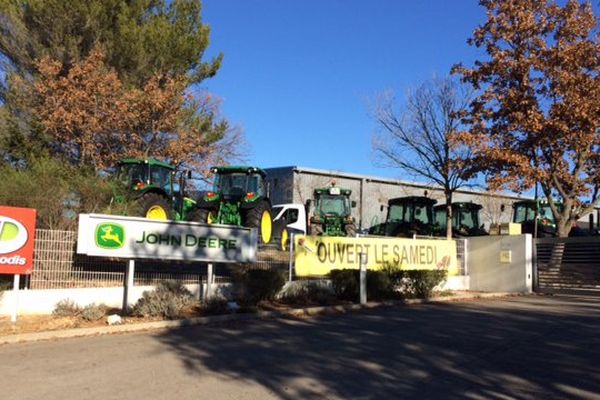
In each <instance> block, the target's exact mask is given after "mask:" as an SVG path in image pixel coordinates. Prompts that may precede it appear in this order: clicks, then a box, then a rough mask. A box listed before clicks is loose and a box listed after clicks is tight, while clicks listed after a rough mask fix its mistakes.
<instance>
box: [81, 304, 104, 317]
mask: <svg viewBox="0 0 600 400" xmlns="http://www.w3.org/2000/svg"><path fill="white" fill-rule="evenodd" d="M105 315H106V307H105V306H104V305H96V304H93V303H92V304H88V305H87V306H85V307H83V309H82V310H81V318H83V319H85V320H86V321H98V320H99V319H100V318H102V317H104V316H105Z"/></svg>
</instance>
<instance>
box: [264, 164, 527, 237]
mask: <svg viewBox="0 0 600 400" xmlns="http://www.w3.org/2000/svg"><path fill="white" fill-rule="evenodd" d="M266 172H267V180H268V182H269V185H270V190H271V201H272V203H273V204H281V203H301V204H304V203H305V202H306V200H307V199H310V198H312V192H313V190H314V189H315V188H319V187H324V186H328V185H329V184H330V183H331V182H332V181H335V182H336V186H339V187H341V188H346V189H351V190H352V195H351V199H352V200H354V201H356V208H355V209H354V210H353V216H354V218H355V219H356V221H358V225H359V228H363V229H364V228H369V227H370V226H372V225H374V224H376V223H379V222H382V221H384V220H385V212H386V211H385V209H384V210H383V211H382V210H381V205H384V204H387V202H388V200H389V199H391V198H394V197H402V196H423V195H425V194H426V195H427V196H428V197H431V198H433V199H436V200H437V201H438V204H443V203H444V202H445V200H444V193H443V191H442V190H440V188H439V187H435V186H432V185H424V184H420V183H414V182H406V181H401V180H396V179H389V178H382V177H376V176H367V175H358V174H350V173H345V172H341V171H333V170H332V171H328V170H322V169H314V168H305V167H295V166H290V167H278V168H267V169H266ZM522 199H523V198H521V197H516V196H508V195H504V194H491V193H484V192H478V191H472V190H459V191H457V192H455V194H454V201H466V202H469V201H472V202H474V203H478V204H481V205H482V206H483V209H482V211H481V218H482V223H484V224H485V226H486V228H489V225H490V224H491V223H503V222H510V220H511V218H512V207H511V206H512V203H513V202H515V201H517V200H522ZM502 205H504V207H502ZM502 209H504V211H502Z"/></svg>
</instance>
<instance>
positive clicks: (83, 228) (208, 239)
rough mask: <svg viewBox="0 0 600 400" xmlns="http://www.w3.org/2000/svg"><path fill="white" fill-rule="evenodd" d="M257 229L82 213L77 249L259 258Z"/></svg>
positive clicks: (217, 258) (121, 254) (177, 256)
mask: <svg viewBox="0 0 600 400" xmlns="http://www.w3.org/2000/svg"><path fill="white" fill-rule="evenodd" d="M256 244H257V235H256V231H253V230H251V229H248V228H240V227H234V226H225V225H202V224H197V223H193V222H174V221H155V220H148V219H144V218H133V217H121V216H113V215H99V214H81V215H80V216H79V232H78V240H77V252H78V253H81V254H87V255H90V256H106V257H119V258H155V259H171V260H189V261H211V262H249V261H254V260H255V259H256Z"/></svg>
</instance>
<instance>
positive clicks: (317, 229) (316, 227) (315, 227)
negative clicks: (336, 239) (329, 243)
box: [310, 223, 323, 236]
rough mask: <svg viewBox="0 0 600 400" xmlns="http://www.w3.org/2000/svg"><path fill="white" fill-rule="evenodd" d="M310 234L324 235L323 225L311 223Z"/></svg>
mask: <svg viewBox="0 0 600 400" xmlns="http://www.w3.org/2000/svg"><path fill="white" fill-rule="evenodd" d="M310 235H311V236H321V235H323V225H321V224H315V223H312V224H311V225H310Z"/></svg>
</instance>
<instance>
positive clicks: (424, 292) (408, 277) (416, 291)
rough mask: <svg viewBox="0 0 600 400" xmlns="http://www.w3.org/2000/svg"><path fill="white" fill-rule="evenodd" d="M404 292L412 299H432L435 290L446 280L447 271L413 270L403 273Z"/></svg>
mask: <svg viewBox="0 0 600 400" xmlns="http://www.w3.org/2000/svg"><path fill="white" fill-rule="evenodd" d="M402 272H403V276H404V285H405V287H404V291H405V293H406V294H407V295H410V296H411V297H417V298H423V299H427V298H429V297H431V293H432V291H433V288H434V287H436V286H437V285H439V284H441V283H442V282H444V281H445V280H446V277H447V275H448V273H447V271H446V270H426V269H420V270H417V269H413V270H406V271H402Z"/></svg>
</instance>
